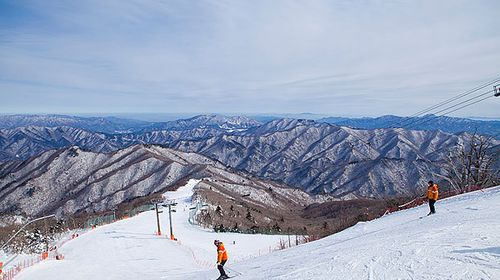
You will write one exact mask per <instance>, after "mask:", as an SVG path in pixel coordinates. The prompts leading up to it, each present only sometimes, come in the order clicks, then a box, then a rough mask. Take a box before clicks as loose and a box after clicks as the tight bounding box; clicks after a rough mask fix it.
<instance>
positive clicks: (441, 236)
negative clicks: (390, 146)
mask: <svg viewBox="0 0 500 280" xmlns="http://www.w3.org/2000/svg"><path fill="white" fill-rule="evenodd" d="M436 209H437V214H436V215H432V216H428V217H426V216H425V215H426V214H427V212H428V208H427V205H423V206H420V207H417V208H413V209H409V210H406V211H401V212H397V213H393V214H390V215H388V216H385V217H383V218H380V219H377V220H373V221H371V222H367V223H360V224H358V225H356V226H354V227H352V228H349V229H347V230H345V231H343V232H340V233H338V234H335V235H332V236H329V237H327V238H324V239H322V240H319V241H317V242H312V243H309V244H304V245H302V246H299V247H295V248H291V249H288V250H284V251H279V252H275V253H273V254H270V255H267V256H263V257H261V258H258V259H254V260H251V261H248V262H245V263H241V264H236V265H234V267H233V268H234V269H235V270H237V271H239V272H241V273H243V275H242V276H239V277H238V278H237V279H240V280H244V279H300V280H304V279H325V280H326V279H419V280H420V279H500V216H499V214H500V187H495V188H491V189H488V190H485V191H477V192H474V193H469V194H465V195H461V196H457V197H453V198H449V199H445V200H442V201H438V202H437V203H436ZM423 216H424V217H423ZM421 217H423V218H421ZM186 276H187V275H186ZM184 279H192V280H195V279H208V278H207V277H206V276H205V275H204V274H203V273H198V274H192V275H189V277H185V278H184Z"/></svg>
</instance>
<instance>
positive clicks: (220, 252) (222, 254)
mask: <svg viewBox="0 0 500 280" xmlns="http://www.w3.org/2000/svg"><path fill="white" fill-rule="evenodd" d="M214 245H215V246H217V269H218V270H219V272H220V276H219V278H217V280H222V279H227V278H229V276H227V274H226V272H225V271H224V264H225V263H226V262H227V251H226V248H224V243H222V242H221V241H220V240H214Z"/></svg>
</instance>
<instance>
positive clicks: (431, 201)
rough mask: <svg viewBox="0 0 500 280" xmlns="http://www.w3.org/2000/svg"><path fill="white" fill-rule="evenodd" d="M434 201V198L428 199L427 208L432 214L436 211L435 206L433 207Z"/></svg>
mask: <svg viewBox="0 0 500 280" xmlns="http://www.w3.org/2000/svg"><path fill="white" fill-rule="evenodd" d="M434 203H436V201H435V200H434V199H429V208H430V210H431V213H432V214H434V213H436V208H434Z"/></svg>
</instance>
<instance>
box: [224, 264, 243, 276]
mask: <svg viewBox="0 0 500 280" xmlns="http://www.w3.org/2000/svg"><path fill="white" fill-rule="evenodd" d="M226 269H227V270H229V271H232V272H234V273H236V274H238V275H236V276H239V275H243V273H241V272H239V271H236V270H234V269H232V268H229V267H227V266H226Z"/></svg>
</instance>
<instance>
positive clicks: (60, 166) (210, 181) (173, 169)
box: [0, 145, 322, 216]
mask: <svg viewBox="0 0 500 280" xmlns="http://www.w3.org/2000/svg"><path fill="white" fill-rule="evenodd" d="M188 179H204V180H207V182H206V183H205V185H207V187H206V189H211V187H213V191H215V190H217V192H218V193H219V196H222V197H226V196H229V197H231V196H234V197H241V193H243V194H248V195H247V197H246V198H245V199H244V203H246V204H247V205H248V204H250V205H253V207H257V206H258V207H260V208H263V207H266V208H269V210H271V209H275V211H276V209H281V210H283V209H299V208H303V207H305V206H306V205H309V204H311V203H313V202H321V201H322V200H318V199H315V198H314V197H312V196H310V195H308V194H306V193H304V192H302V191H300V190H296V189H291V188H287V187H284V186H281V185H279V184H276V183H273V182H271V181H263V180H259V179H257V178H254V177H252V176H249V175H247V174H244V173H241V172H237V171H234V170H231V169H230V168H227V167H225V166H224V165H223V164H221V163H220V162H217V161H214V160H212V159H209V158H207V157H204V156H202V155H198V154H194V153H185V152H180V151H176V150H172V149H168V148H162V147H158V146H150V145H134V146H131V147H128V148H126V149H122V150H119V151H116V152H112V153H95V152H88V151H83V150H81V149H80V148H78V147H76V146H75V147H69V148H65V149H59V150H51V151H47V152H45V153H43V154H41V155H39V156H37V157H34V158H31V159H30V160H28V161H24V162H18V163H12V162H11V163H10V164H6V163H3V164H0V200H1V201H2V203H1V204H0V213H20V214H23V215H27V216H40V215H42V214H48V213H57V214H58V215H62V216H64V215H68V214H75V213H81V212H86V213H88V212H90V213H92V212H102V211H106V210H110V209H113V208H116V207H117V206H118V205H120V204H122V203H125V202H129V201H133V200H134V199H139V198H144V197H148V196H152V195H155V194H158V193H163V192H165V191H168V190H174V189H176V188H177V187H178V186H180V185H182V184H184V183H185V182H186V181H187V180H188ZM228 185H229V186H230V188H228ZM224 190H225V191H224ZM205 191H206V190H205ZM270 191H272V193H271V192H270ZM234 193H236V194H234ZM257 197H258V198H259V199H257ZM233 200H234V198H233ZM240 200H241V198H240ZM270 212H272V211H270Z"/></svg>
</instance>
